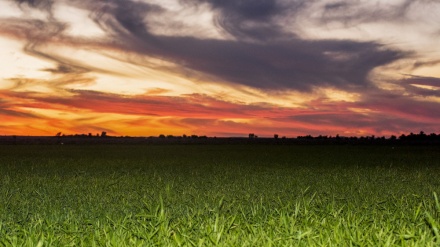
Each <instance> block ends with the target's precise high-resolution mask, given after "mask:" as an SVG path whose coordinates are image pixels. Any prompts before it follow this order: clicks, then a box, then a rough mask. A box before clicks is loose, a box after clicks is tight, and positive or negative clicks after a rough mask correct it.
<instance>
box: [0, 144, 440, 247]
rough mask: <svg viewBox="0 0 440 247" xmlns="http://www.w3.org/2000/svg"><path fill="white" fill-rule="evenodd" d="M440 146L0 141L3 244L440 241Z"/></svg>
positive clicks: (371, 243) (387, 243) (416, 243)
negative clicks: (39, 143)
mask: <svg viewBox="0 0 440 247" xmlns="http://www.w3.org/2000/svg"><path fill="white" fill-rule="evenodd" d="M438 174H440V148H439V147H396V148H394V149H393V148H392V147H388V146H270V145H254V146H252V145H248V146H246V145H244V146H240V145H218V146H215V145H207V146H203V145H186V146H184V145H170V146H159V145H158V146H154V145H151V146H141V145H138V146H135V145H133V146H130V145H120V146H116V145H115V146H111V145H98V146H65V145H64V146H61V145H60V146H0V179H1V180H0V197H1V198H2V200H0V239H1V240H0V246H2V245H4V246H36V245H40V246H78V245H83V246H93V245H96V246H124V245H125V246H151V245H153V246H155V245H158V246H211V245H220V246H270V245H272V246H291V245H294V246H311V245H312V246H437V245H438V244H439V242H440V239H439V238H440V237H439V232H438V231H439V230H438V227H439V226H440V206H439V205H438V199H436V196H437V195H438V194H439V192H440V179H439V175H438Z"/></svg>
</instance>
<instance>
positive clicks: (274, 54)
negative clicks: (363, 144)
mask: <svg viewBox="0 0 440 247" xmlns="http://www.w3.org/2000/svg"><path fill="white" fill-rule="evenodd" d="M169 1H170V2H169V3H168V4H166V3H165V2H161V1H152V0H151V1H147V0H145V1H134V0H107V1H86V0H75V1H67V0H59V1H53V0H16V1H7V2H3V3H1V5H4V6H7V8H8V9H10V10H13V11H14V13H16V14H13V15H12V14H11V15H5V16H4V17H2V16H0V19H1V24H0V36H1V37H2V38H3V39H7V40H8V42H9V43H10V42H15V43H18V44H21V50H20V49H19V50H16V51H14V52H15V53H16V54H19V55H20V56H21V57H29V58H32V59H34V60H33V61H35V60H37V61H41V64H40V63H39V65H38V66H36V65H35V64H32V65H31V64H26V63H25V62H21V63H20V64H22V65H21V66H24V68H28V69H27V70H26V69H24V70H23V69H21V70H20V72H18V70H17V72H15V74H14V72H12V71H7V72H6V71H5V72H1V71H0V80H1V82H0V83H2V84H3V85H2V86H0V94H1V95H2V96H3V97H4V100H3V101H0V115H1V116H8V119H9V120H8V121H9V122H10V123H11V124H9V125H7V126H8V127H5V126H6V125H5V126H3V128H4V129H9V130H8V132H7V133H10V132H13V131H12V130H14V131H17V130H18V129H20V127H19V126H26V124H24V122H26V121H31V122H32V121H35V122H38V124H35V125H33V126H34V129H32V130H29V131H30V132H32V133H47V132H45V130H47V129H48V127H47V126H50V128H53V129H54V130H53V132H57V130H55V129H57V128H58V129H63V131H70V132H75V131H91V132H95V131H97V130H98V129H100V128H101V129H105V130H107V131H108V132H109V133H113V134H117V135H125V133H127V132H130V134H135V135H149V134H150V133H151V134H157V133H162V132H166V133H164V134H168V133H170V134H177V133H179V132H185V133H187V134H188V133H189V132H191V133H194V134H207V135H239V134H240V133H244V134H246V133H247V132H256V133H258V132H260V133H262V135H271V133H272V132H278V133H279V134H281V135H283V132H284V133H286V135H304V134H337V133H339V134H344V133H345V134H347V135H361V134H362V135H364V134H389V133H396V134H398V133H402V132H407V131H413V132H414V131H420V130H424V131H425V132H439V131H440V130H439V129H438V124H436V123H438V122H439V121H440V113H439V111H438V110H437V109H440V108H439V104H440V94H439V91H440V89H439V88H440V86H439V80H440V74H438V71H439V69H440V62H439V59H438V57H440V53H438V51H437V46H435V44H436V42H435V40H436V38H438V34H436V31H435V28H437V27H436V23H438V22H437V21H439V19H440V17H439V16H438V15H436V14H435V13H434V12H435V10H438V9H440V4H439V3H438V2H437V1H430V0H418V1H408V0H393V1H375V2H374V3H373V2H371V1H363V0H360V1H331V0H313V1H304V0H294V1H283V0H258V1H255V0H254V1H233V0H223V1H217V0H169ZM0 13H1V12H0ZM77 17H81V20H80V19H77ZM164 17H166V18H164ZM198 18H200V20H203V23H201V22H200V21H199V23H198V22H197V20H198ZM419 26H424V27H426V26H427V27H430V28H431V29H432V30H433V31H432V32H431V31H429V30H430V28H420V29H414V30H415V31H414V32H415V33H414V34H411V33H409V32H408V30H410V29H411V28H412V27H419ZM396 27H401V28H402V30H405V31H406V32H402V33H398V34H395V32H396V31H395V28H396ZM437 29H438V28H437ZM80 30H84V33H83V34H82V33H81V31H80ZM384 30H385V31H386V30H390V31H389V33H390V34H387V33H385V32H384ZM393 35H394V36H393ZM407 37H411V38H410V39H408V40H410V42H405V40H407V39H406V38H407ZM8 46H9V47H11V49H12V46H10V45H8ZM13 49H17V46H14V48H13ZM430 51H432V52H430ZM2 54H3V53H2ZM5 54H6V53H5ZM8 54H9V53H8ZM8 57H10V58H9V59H12V57H13V56H12V55H11V56H9V55H8ZM23 61H25V60H24V59H23ZM48 64H49V65H48ZM15 68H17V66H12V67H11V69H15ZM23 71H26V72H25V73H23ZM37 72H38V73H37ZM37 74H38V76H34V75H37ZM293 97H294V98H293ZM18 99H20V100H18ZM15 100H16V101H15ZM63 114H64V116H63ZM82 115H84V117H80V116H82ZM66 116H69V117H66ZM106 116H107V117H106ZM110 116H111V118H110ZM11 117H13V118H14V120H13V121H12V120H11ZM63 118H66V119H69V121H67V120H63ZM12 123H13V124H12ZM14 126H15V127H14ZM37 126H39V127H37ZM44 126H46V127H44ZM144 126H150V128H148V129H146V128H145V127H144ZM23 128H24V127H23ZM35 128H37V129H35ZM128 129H130V131H128ZM21 132H23V133H24V132H25V130H21ZM0 134H1V133H0Z"/></svg>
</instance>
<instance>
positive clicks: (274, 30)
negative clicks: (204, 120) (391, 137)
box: [16, 0, 414, 91]
mask: <svg viewBox="0 0 440 247" xmlns="http://www.w3.org/2000/svg"><path fill="white" fill-rule="evenodd" d="M16 2H17V3H18V4H20V6H22V7H23V6H25V5H27V6H30V7H33V8H39V9H46V11H47V12H48V13H49V16H50V17H51V18H49V19H48V22H51V23H55V24H56V25H54V26H56V27H58V29H57V30H56V32H52V33H50V34H48V35H58V34H59V33H58V32H61V31H62V30H61V29H62V28H61V27H60V24H59V23H58V22H57V20H55V19H53V18H52V16H53V14H52V9H53V5H54V2H53V1H51V0H17V1H16ZM314 2H316V1H304V0H301V1H300V0H297V1H284V2H283V1H275V0H252V1H251V0H243V1H236V0H181V3H182V4H183V5H186V6H189V7H191V6H192V7H194V6H200V5H202V4H204V6H206V5H208V6H209V8H211V10H212V11H214V13H215V23H216V25H217V26H218V27H219V28H221V29H222V30H223V31H224V32H226V33H227V34H229V35H230V36H231V39H229V40H216V39H202V38H197V37H196V34H195V35H194V36H186V37H178V36H174V37H173V36H160V35H155V34H153V33H152V32H150V29H149V23H148V16H149V15H152V14H157V13H161V12H163V11H166V10H164V9H163V8H162V7H160V6H157V5H153V4H149V3H145V2H140V1H130V0H106V1H84V0H76V1H67V2H66V3H67V4H71V5H75V6H76V7H80V8H82V9H85V10H87V11H90V17H91V18H92V19H93V20H94V21H95V22H96V23H97V24H98V25H99V26H100V27H101V28H102V29H103V30H105V31H106V32H107V33H108V35H109V37H111V38H112V40H113V42H112V43H111V44H112V45H116V46H118V47H120V48H121V49H123V50H126V51H132V52H136V53H139V54H144V55H147V56H153V57H157V58H161V59H164V60H168V61H172V62H174V63H176V64H178V65H179V66H181V67H182V68H185V69H187V70H188V69H189V70H192V71H194V72H195V73H201V74H203V75H205V76H209V77H210V78H214V79H215V78H216V79H217V80H218V81H221V82H229V83H234V84H240V85H246V86H251V87H255V88H259V89H264V90H268V89H272V90H284V89H293V90H299V91H310V90H312V89H313V88H314V87H319V86H331V87H336V88H340V89H344V90H362V88H365V87H369V86H371V83H370V80H369V73H370V72H371V71H372V70H373V69H375V68H377V67H379V66H382V65H385V64H388V63H391V62H394V61H396V60H398V59H401V58H404V57H406V56H409V55H410V53H409V52H406V51H399V50H395V49H390V48H387V47H386V46H384V45H382V44H380V43H377V42H373V41H372V42H359V41H353V40H305V39H301V38H300V37H299V36H298V35H297V34H295V33H292V32H286V31H283V30H284V25H292V26H295V25H299V24H298V23H286V22H283V20H285V19H286V18H287V17H292V16H293V17H294V16H296V15H300V14H303V12H306V11H310V10H308V9H307V7H308V6H309V5H310V4H311V3H314ZM413 2H414V1H413ZM352 5H353V4H352V3H351V2H350V1H346V2H344V1H339V2H337V3H334V4H326V5H324V6H323V8H324V9H325V11H324V12H323V13H325V15H323V18H322V20H323V21H325V20H326V18H328V16H329V15H330V14H329V13H330V12H332V11H333V12H334V13H335V14H334V15H332V21H336V20H335V18H340V19H341V20H340V21H344V18H345V19H347V20H346V21H351V22H352V21H353V19H354V17H353V16H352V15H350V16H344V15H339V14H338V13H339V12H340V11H341V8H342V9H344V8H349V7H350V8H353V7H352ZM407 5H408V3H406V2H404V3H402V6H399V8H396V9H400V11H404V10H405V9H406V8H408V6H407ZM357 18H358V19H362V18H363V17H362V15H360V14H359V13H358V17H357ZM290 19H292V18H290ZM41 31H44V30H41ZM30 39H32V37H30ZM35 42H41V40H39V41H36V40H34V41H32V40H31V41H30V43H31V44H32V45H28V46H27V48H26V49H27V50H28V52H33V53H34V55H39V56H43V57H45V58H47V59H53V60H55V61H56V62H58V63H59V62H60V61H59V60H57V59H56V58H53V57H50V56H49V55H45V56H44V55H43V54H41V52H39V51H37V49H34V48H35V47H36V45H35ZM32 49H34V51H30V50H32ZM72 66H73V65H72V64H70V67H72ZM60 68H63V70H65V69H66V68H69V65H68V64H65V63H64V64H61V65H60ZM63 72H64V71H63Z"/></svg>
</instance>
